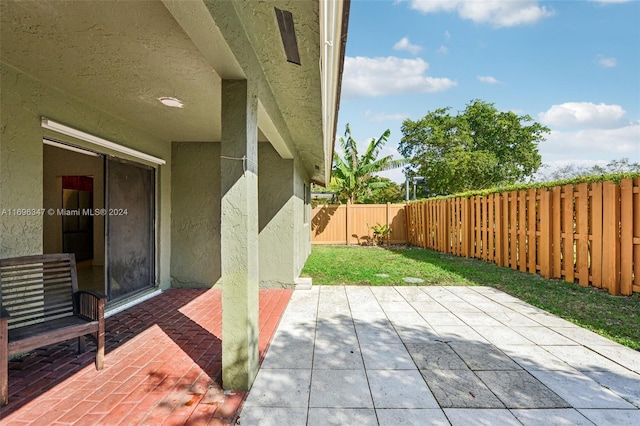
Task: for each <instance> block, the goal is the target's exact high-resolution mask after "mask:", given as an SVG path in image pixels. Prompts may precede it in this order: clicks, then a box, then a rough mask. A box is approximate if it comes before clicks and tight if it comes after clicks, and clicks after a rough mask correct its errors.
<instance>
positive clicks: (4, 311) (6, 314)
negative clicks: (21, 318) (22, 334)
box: [0, 308, 11, 320]
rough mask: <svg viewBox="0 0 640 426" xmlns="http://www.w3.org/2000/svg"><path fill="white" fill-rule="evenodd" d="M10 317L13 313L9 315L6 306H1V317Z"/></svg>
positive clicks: (5, 318) (3, 318) (6, 318)
mask: <svg viewBox="0 0 640 426" xmlns="http://www.w3.org/2000/svg"><path fill="white" fill-rule="evenodd" d="M9 318H11V315H9V312H7V310H6V309H5V308H0V319H2V320H8V319H9Z"/></svg>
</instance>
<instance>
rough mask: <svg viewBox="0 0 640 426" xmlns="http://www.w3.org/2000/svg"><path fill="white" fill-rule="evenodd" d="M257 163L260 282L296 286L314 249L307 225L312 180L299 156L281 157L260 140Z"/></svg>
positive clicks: (263, 285) (264, 284)
mask: <svg viewBox="0 0 640 426" xmlns="http://www.w3.org/2000/svg"><path fill="white" fill-rule="evenodd" d="M258 163H259V168H258V176H259V180H258V190H259V194H258V196H259V206H260V209H259V210H260V213H259V231H260V236H259V240H260V286H261V287H263V288H280V287H293V285H294V281H295V279H296V278H297V277H298V276H299V275H300V271H301V270H302V267H303V266H304V263H305V261H306V259H307V257H308V256H309V253H310V252H311V242H310V237H309V236H310V234H309V232H310V231H309V226H308V224H307V226H305V225H304V218H305V215H304V209H305V208H307V207H308V206H307V207H305V204H304V200H305V197H304V190H305V187H306V188H308V187H309V183H308V182H309V180H308V177H307V176H306V173H305V171H304V168H303V167H302V166H301V162H300V161H299V160H298V159H297V158H295V159H293V160H285V159H282V158H280V157H279V156H278V154H277V153H276V152H275V150H274V149H273V147H271V145H269V144H260V149H259V156H258ZM306 217H307V218H308V217H309V216H308V215H307V216H306ZM274 247H277V249H274Z"/></svg>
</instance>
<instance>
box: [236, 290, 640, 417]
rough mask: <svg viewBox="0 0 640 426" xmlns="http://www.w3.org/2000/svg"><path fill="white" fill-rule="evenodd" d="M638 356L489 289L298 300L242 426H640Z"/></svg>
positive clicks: (316, 295)
mask: <svg viewBox="0 0 640 426" xmlns="http://www.w3.org/2000/svg"><path fill="white" fill-rule="evenodd" d="M639 373H640V354H639V353H638V352H636V351H634V350H632V349H629V348H626V347H623V346H621V345H619V344H617V343H615V342H612V341H610V340H608V339H605V338H603V337H601V336H599V335H597V334H595V333H592V332H590V331H587V330H585V329H582V328H580V327H577V326H575V325H573V324H571V323H569V322H567V321H565V320H563V319H561V318H558V317H556V316H553V315H550V314H548V313H547V312H545V311H542V310H539V309H537V308H535V307H532V306H531V305H528V304H526V303H524V302H522V301H520V300H518V299H516V298H514V297H511V296H509V295H507V294H505V293H502V292H500V291H498V290H495V289H492V288H488V287H405V286H403V287H353V286H347V287H342V286H338V287H330V286H322V287H313V288H312V290H310V291H307V292H303V291H296V292H295V293H294V294H293V296H292V299H291V301H290V303H289V306H288V307H287V310H286V312H285V314H284V316H283V317H282V319H281V321H280V325H279V326H278V331H277V332H276V334H275V336H274V338H273V341H272V342H271V345H270V347H269V352H268V353H267V356H266V358H265V360H264V362H263V364H262V367H261V369H260V372H259V373H258V377H257V379H256V381H255V383H254V385H253V387H252V389H251V392H250V394H249V396H248V398H247V401H246V402H245V404H244V408H243V410H242V413H241V415H240V423H241V424H242V425H243V426H249V425H260V426H266V425H283V424H286V425H305V424H306V425H314V426H315V425H329V424H333V425H399V424H409V425H448V424H453V425H470V424H478V425H479V424H483V425H497V424H500V425H521V424H524V425H534V424H535V425H551V424H564V425H576V424H581V425H591V424H597V425H638V424H640V410H639V409H638V407H640V374H639Z"/></svg>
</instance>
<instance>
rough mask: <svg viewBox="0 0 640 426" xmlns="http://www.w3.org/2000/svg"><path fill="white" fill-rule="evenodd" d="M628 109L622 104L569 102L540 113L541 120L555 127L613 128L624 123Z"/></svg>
mask: <svg viewBox="0 0 640 426" xmlns="http://www.w3.org/2000/svg"><path fill="white" fill-rule="evenodd" d="M625 114H626V111H625V110H624V109H623V108H622V107H621V106H620V105H607V104H602V103H601V104H594V103H591V102H567V103H564V104H560V105H553V106H552V107H551V108H549V110H547V111H546V112H541V113H540V114H538V118H539V119H540V121H541V122H542V123H543V124H545V125H547V126H554V127H565V128H566V127H577V126H579V127H583V128H585V127H586V128H613V127H619V126H620V125H621V124H622V119H623V117H624V116H625Z"/></svg>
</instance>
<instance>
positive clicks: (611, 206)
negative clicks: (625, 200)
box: [602, 182, 620, 296]
mask: <svg viewBox="0 0 640 426" xmlns="http://www.w3.org/2000/svg"><path fill="white" fill-rule="evenodd" d="M602 192H603V210H602V219H603V226H602V228H603V229H602V231H603V232H602V252H603V262H602V286H603V287H604V288H606V289H607V290H609V293H611V294H613V295H614V296H617V295H618V294H620V234H619V226H620V225H619V224H620V203H619V200H620V187H619V186H618V185H615V184H614V183H613V182H604V184H603V186H602Z"/></svg>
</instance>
